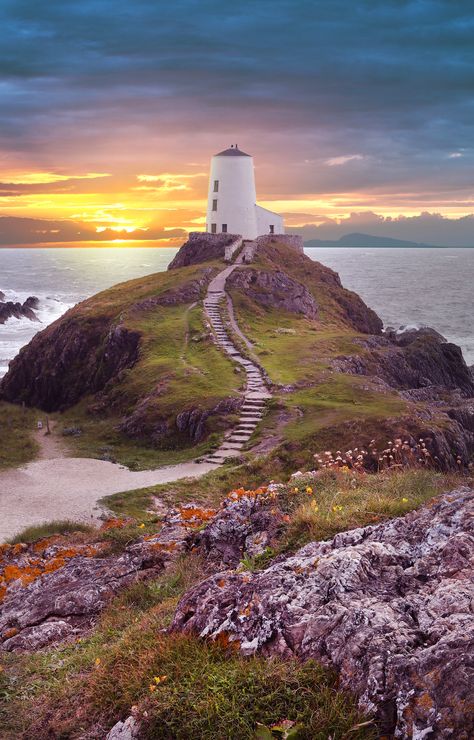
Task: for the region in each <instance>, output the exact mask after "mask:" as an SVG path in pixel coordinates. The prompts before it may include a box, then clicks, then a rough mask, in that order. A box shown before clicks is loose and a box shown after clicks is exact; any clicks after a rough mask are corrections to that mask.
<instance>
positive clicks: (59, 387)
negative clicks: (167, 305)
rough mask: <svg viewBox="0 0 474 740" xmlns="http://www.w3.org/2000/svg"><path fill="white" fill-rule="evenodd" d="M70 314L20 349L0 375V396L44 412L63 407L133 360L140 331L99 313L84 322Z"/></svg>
mask: <svg viewBox="0 0 474 740" xmlns="http://www.w3.org/2000/svg"><path fill="white" fill-rule="evenodd" d="M69 316H70V317H68V315H67V314H66V316H65V317H64V318H63V319H61V320H59V321H57V322H55V323H54V324H52V325H51V326H49V327H47V328H46V329H44V331H42V332H40V333H39V334H36V336H35V337H33V339H32V340H31V342H30V343H29V344H28V345H27V346H26V347H24V348H23V349H22V350H20V353H19V354H18V355H17V356H16V357H15V358H14V360H12V362H11V363H10V367H9V371H8V373H7V374H6V375H5V377H4V378H3V380H2V383H1V396H2V398H4V399H5V400H7V401H13V402H16V403H18V402H25V403H26V404H28V405H29V406H37V407H39V408H42V409H43V410H44V411H58V410H62V409H65V408H68V407H70V406H73V405H74V404H75V403H77V402H78V401H79V400H80V399H81V398H82V397H83V396H84V395H85V393H95V392H97V391H99V390H101V389H102V388H103V387H104V386H105V384H106V383H107V382H108V381H109V380H110V379H111V378H117V377H118V376H119V375H120V373H121V372H122V371H123V370H125V369H126V368H129V367H131V366H133V365H134V364H135V362H136V361H137V359H138V352H139V343H140V334H139V333H138V332H135V331H130V330H128V329H126V328H125V327H123V326H120V325H116V326H110V324H109V323H108V322H107V321H105V320H104V319H101V318H97V319H94V318H91V319H90V320H89V321H88V322H87V323H85V322H84V321H81V320H79V319H77V320H76V317H75V314H74V313H73V312H71V314H70V315H69Z"/></svg>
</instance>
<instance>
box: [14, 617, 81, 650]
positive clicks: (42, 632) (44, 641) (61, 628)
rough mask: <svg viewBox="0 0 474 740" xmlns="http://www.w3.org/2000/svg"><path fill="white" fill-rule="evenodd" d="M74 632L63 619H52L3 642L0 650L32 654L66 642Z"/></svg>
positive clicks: (27, 628) (28, 628)
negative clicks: (62, 641)
mask: <svg viewBox="0 0 474 740" xmlns="http://www.w3.org/2000/svg"><path fill="white" fill-rule="evenodd" d="M76 632H77V630H75V629H74V627H72V625H71V624H69V623H68V622H65V621H64V620H63V619H52V620H51V621H48V622H43V623H42V624H37V625H33V626H32V627H26V628H25V629H24V630H22V631H21V632H19V633H18V634H17V635H14V636H13V637H10V638H8V639H7V640H5V642H4V643H3V644H2V646H1V649H2V650H6V651H10V652H16V651H22V652H23V651H27V652H32V651H35V650H39V649H40V648H43V647H45V646H46V645H53V644H54V643H56V642H60V641H61V640H66V639H67V638H70V637H72V636H73V635H74V634H75V633H76Z"/></svg>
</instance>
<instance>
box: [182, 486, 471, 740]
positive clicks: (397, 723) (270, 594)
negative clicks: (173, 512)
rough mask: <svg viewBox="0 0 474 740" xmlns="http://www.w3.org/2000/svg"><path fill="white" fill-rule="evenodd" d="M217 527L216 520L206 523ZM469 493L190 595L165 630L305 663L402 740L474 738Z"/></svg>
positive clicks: (208, 583)
mask: <svg viewBox="0 0 474 740" xmlns="http://www.w3.org/2000/svg"><path fill="white" fill-rule="evenodd" d="M212 526H215V524H214V525H211V527H212ZM473 568H474V491H473V490H468V489H459V490H456V491H453V492H452V493H450V494H446V495H444V496H443V497H442V498H441V499H440V500H439V501H438V502H437V503H435V504H433V505H431V506H428V507H426V508H424V509H421V510H420V511H415V512H412V513H410V514H408V515H407V516H405V517H403V518H400V519H394V520H391V521H388V522H386V523H384V524H381V525H378V526H374V527H366V528H364V529H356V530H353V531H350V532H344V533H341V534H338V535H337V536H336V537H335V538H334V539H333V540H331V541H328V542H319V543H318V542H315V543H311V544H309V545H307V546H306V547H304V548H302V549H301V550H299V551H298V552H297V553H296V554H295V555H291V556H288V557H285V558H279V559H278V560H277V561H275V562H274V564H273V565H271V566H270V567H268V568H267V569H266V570H264V571H262V572H258V573H249V572H246V573H238V572H235V571H230V572H229V571H225V572H221V573H218V574H217V575H215V576H213V577H211V578H209V579H207V580H205V581H203V582H202V583H200V584H199V585H197V586H196V587H195V588H193V589H191V591H189V592H188V593H187V594H186V595H185V597H184V598H183V599H182V601H181V602H180V604H179V606H178V609H177V612H176V615H175V619H174V622H173V625H172V629H174V630H181V631H186V632H194V633H197V634H199V635H201V636H203V637H217V635H219V634H222V633H225V634H226V636H227V637H228V638H229V639H230V640H231V641H235V642H236V644H237V645H239V647H240V649H241V650H242V652H244V653H245V654H252V653H255V652H256V651H261V652H263V653H264V654H266V655H272V654H279V655H283V656H285V655H286V656H289V655H297V656H299V657H301V658H303V659H308V658H315V659H316V660H318V661H321V662H323V663H325V664H330V665H334V666H335V667H336V668H338V669H339V671H340V675H341V681H342V683H343V685H345V686H347V687H349V688H350V689H351V690H352V691H355V692H356V693H357V694H358V695H359V697H360V702H361V705H362V706H363V707H364V708H366V709H368V710H369V711H375V712H376V713H377V716H378V720H379V726H380V730H381V733H382V734H390V733H393V732H394V733H395V736H396V737H400V738H408V737H413V738H431V737H433V738H448V737H449V738H453V737H456V738H460V739H462V740H468V738H471V737H473V735H474V703H473V702H474V699H473V697H474V613H473V607H472V604H473V603H474V582H473V578H472V574H473Z"/></svg>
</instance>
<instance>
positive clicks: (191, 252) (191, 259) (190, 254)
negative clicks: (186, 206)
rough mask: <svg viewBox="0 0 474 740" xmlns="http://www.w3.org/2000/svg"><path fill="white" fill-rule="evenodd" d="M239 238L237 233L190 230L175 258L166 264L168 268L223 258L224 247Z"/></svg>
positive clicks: (173, 268)
mask: <svg viewBox="0 0 474 740" xmlns="http://www.w3.org/2000/svg"><path fill="white" fill-rule="evenodd" d="M238 238H239V235H238V234H207V233H202V232H199V231H195V232H191V233H190V234H189V237H188V241H187V242H185V244H183V246H182V247H181V249H180V250H179V252H178V254H177V255H176V256H175V258H174V259H173V260H172V261H171V262H170V264H169V265H168V270H175V269H176V268H177V267H186V266H187V265H197V264H199V263H201V262H208V261H209V260H215V259H217V260H223V259H224V257H225V248H226V247H227V246H229V244H232V242H234V241H235V240H236V239H238Z"/></svg>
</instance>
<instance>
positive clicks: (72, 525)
mask: <svg viewBox="0 0 474 740" xmlns="http://www.w3.org/2000/svg"><path fill="white" fill-rule="evenodd" d="M94 531H95V529H94V527H91V526H89V525H88V524H82V523H81V522H73V521H71V520H70V519H57V520H54V521H52V522H46V523H45V524H37V525H35V526H32V527H26V528H25V529H22V530H21V532H19V533H18V534H16V535H15V536H14V537H12V538H11V539H10V540H9V543H10V544H11V545H15V544H16V543H17V542H37V541H38V540H42V539H44V538H45V537H51V536H52V535H55V534H71V533H74V532H84V533H92V532H94Z"/></svg>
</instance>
